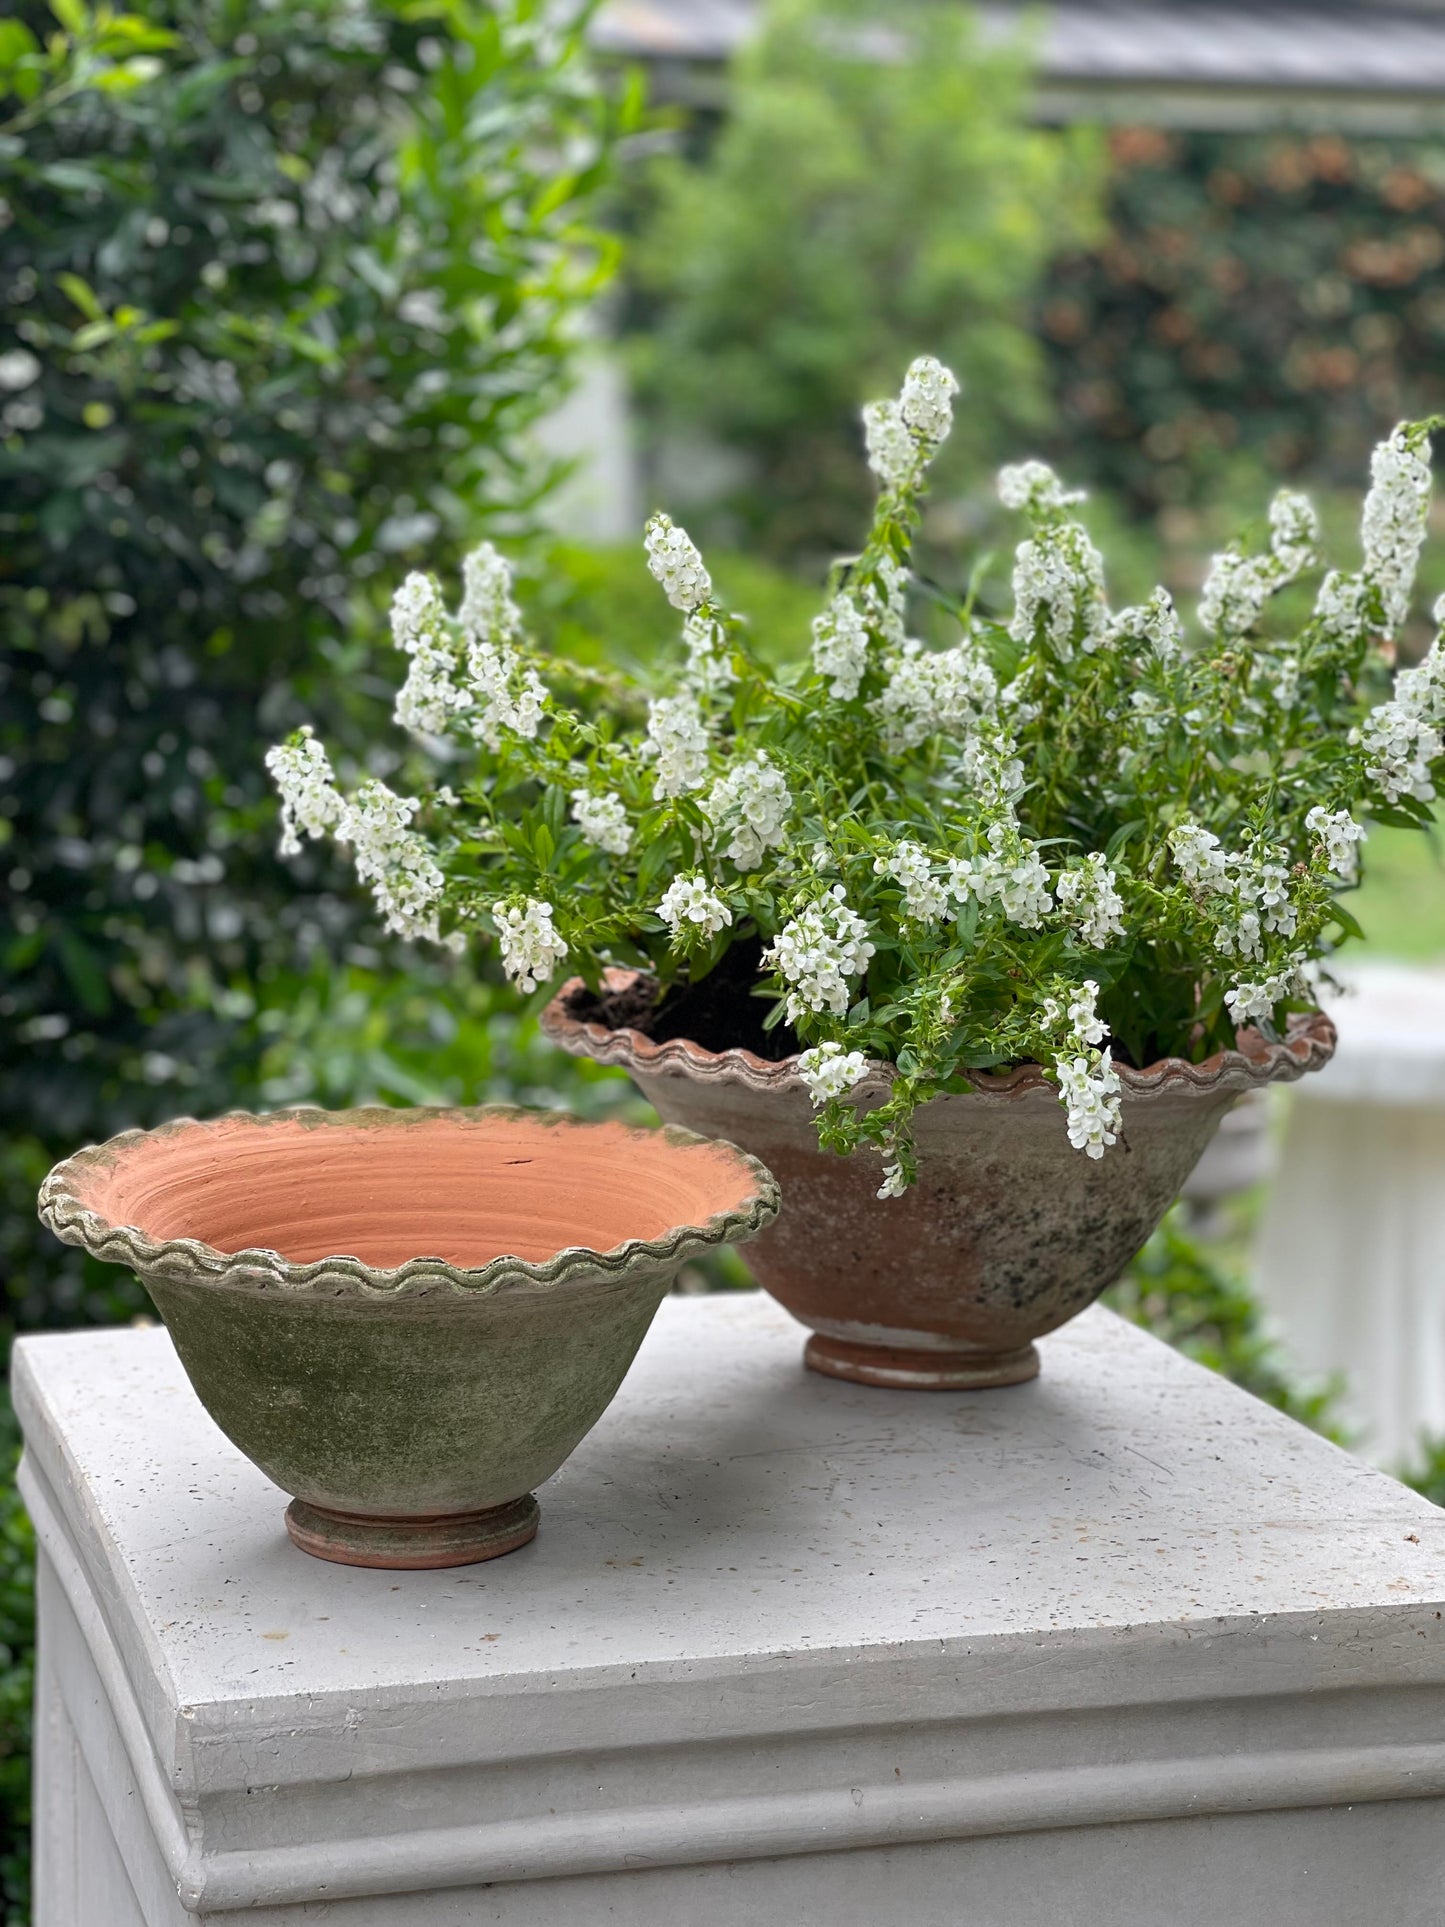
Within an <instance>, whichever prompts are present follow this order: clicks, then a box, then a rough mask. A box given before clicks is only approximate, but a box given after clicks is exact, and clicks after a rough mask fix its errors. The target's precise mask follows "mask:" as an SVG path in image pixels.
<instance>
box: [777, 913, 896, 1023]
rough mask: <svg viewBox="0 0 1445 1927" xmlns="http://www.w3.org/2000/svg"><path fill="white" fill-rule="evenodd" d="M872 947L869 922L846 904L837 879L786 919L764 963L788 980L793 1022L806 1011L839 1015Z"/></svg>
mask: <svg viewBox="0 0 1445 1927" xmlns="http://www.w3.org/2000/svg"><path fill="white" fill-rule="evenodd" d="M873 953H874V946H873V944H872V943H870V942H869V940H868V926H867V924H866V923H865V922H864V921H863V919H862V918H861V917H860V916H858V915H857V914H856V912H854V911H852V910H850V909H849V907H848V903H847V892H846V891H845V890H844V888H843V886H842V884H841V883H839V884H835V885H834V887H833V890H832V892H831V894H830V895H829V896H826V897H822V898H820V899H819V900H818V902H816V903H811V904H809V905H808V907H807V909H806V910H803V911H801V912H800V913H799V914H798V915H797V916H796V917H794V918H793V920H792V921H791V923H788V924H785V925H784V927H783V928H782V929H781V930H780V931H779V932H778V934H777V937H776V938H775V939H774V941H773V943H772V944H771V945H770V946H769V947H768V949H767V950H765V951H764V952H763V965H764V968H765V969H768V970H776V971H777V973H778V975H779V976H780V977H782V979H783V980H784V982H785V983H788V984H791V985H792V990H791V992H790V993H789V996H788V1000H787V1011H786V1015H787V1019H788V1022H789V1023H790V1024H794V1023H797V1021H798V1020H799V1018H801V1017H802V1016H803V1015H805V1013H807V1012H809V1011H812V1012H818V1011H823V1010H831V1011H832V1012H833V1014H834V1015H835V1016H838V1017H841V1016H843V1015H844V1014H845V1012H846V1011H847V1009H848V1003H849V998H850V996H851V994H852V993H851V988H850V981H851V980H852V979H855V978H858V977H861V976H862V975H863V973H864V971H866V970H867V968H868V961H869V959H870V958H871V957H872V955H873Z"/></svg>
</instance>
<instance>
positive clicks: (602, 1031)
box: [541, 969, 1336, 1103]
mask: <svg viewBox="0 0 1445 1927" xmlns="http://www.w3.org/2000/svg"><path fill="white" fill-rule="evenodd" d="M647 975H648V973H647V972H646V971H645V970H622V969H611V970H608V971H606V972H604V981H605V983H606V984H607V986H608V988H609V989H614V990H625V989H627V988H629V987H630V986H631V985H632V984H634V983H636V982H637V980H638V979H639V978H644V979H645V978H646V977H647ZM584 988H585V985H584V982H583V979H582V978H581V977H572V978H569V979H568V981H567V982H566V983H565V984H563V986H562V988H561V989H560V990H559V991H558V993H557V995H556V996H555V997H554V998H553V999H552V1001H551V1002H550V1003H549V1004H548V1005H547V1007H546V1009H545V1010H544V1011H543V1012H542V1019H541V1022H542V1029H543V1031H544V1032H545V1033H546V1035H547V1036H548V1037H549V1038H551V1040H552V1042H553V1043H554V1044H557V1045H559V1046H560V1047H561V1049H563V1050H565V1051H567V1052H569V1053H570V1054H571V1055H572V1056H573V1057H590V1058H592V1059H593V1060H594V1062H596V1063H599V1064H617V1065H620V1066H621V1067H622V1069H624V1070H626V1071H629V1072H632V1073H635V1074H637V1075H640V1076H643V1077H656V1076H687V1077H693V1078H700V1079H702V1080H703V1081H705V1082H707V1083H711V1084H735V1085H742V1086H743V1087H744V1088H746V1089H748V1090H752V1091H759V1092H769V1091H775V1092H780V1093H782V1092H789V1091H793V1090H803V1089H805V1086H804V1084H803V1080H802V1078H801V1077H800V1076H799V1074H798V1068H797V1065H798V1059H797V1057H796V1056H793V1057H783V1058H777V1059H769V1058H765V1057H759V1056H758V1055H757V1053H756V1052H755V1051H750V1050H744V1049H742V1048H741V1047H740V1046H738V1047H734V1048H733V1049H730V1050H722V1051H711V1050H705V1049H704V1048H703V1046H702V1045H701V1044H695V1043H693V1042H692V1041H691V1039H689V1038H683V1037H675V1038H671V1039H669V1040H668V1041H667V1042H666V1043H662V1044H659V1043H655V1042H654V1041H653V1039H652V1038H650V1037H647V1036H645V1035H644V1034H643V1033H642V1032H641V1031H640V1030H634V1029H632V1028H631V1027H630V1026H626V1027H623V1028H621V1029H618V1030H609V1029H608V1027H607V1026H606V1025H605V1024H599V1023H597V1022H596V1021H595V1020H591V1019H588V1020H584V1019H582V1018H579V1017H574V1016H573V1015H572V1013H571V1011H570V1010H569V1009H568V1008H567V1005H568V1002H569V1000H570V999H571V998H572V996H573V995H574V994H575V993H576V992H577V991H579V990H581V989H584ZM1335 1041H1336V1040H1335V1027H1334V1024H1333V1023H1332V1022H1331V1021H1330V1019H1329V1018H1328V1017H1327V1016H1326V1015H1325V1013H1324V1012H1323V1011H1322V1010H1312V1011H1306V1012H1303V1013H1301V1014H1298V1015H1295V1016H1292V1017H1291V1018H1290V1019H1289V1021H1288V1027H1287V1034H1286V1036H1285V1039H1284V1041H1283V1042H1281V1043H1277V1044H1272V1043H1270V1042H1269V1041H1268V1039H1266V1038H1265V1037H1263V1036H1261V1034H1260V1033H1259V1032H1258V1031H1257V1030H1254V1029H1252V1028H1251V1029H1248V1030H1241V1031H1240V1032H1238V1034H1237V1044H1236V1048H1235V1049H1234V1050H1224V1051H1216V1052H1215V1054H1214V1055H1213V1056H1212V1057H1207V1058H1206V1059H1205V1060H1204V1062H1203V1063H1202V1064H1191V1063H1189V1062H1188V1060H1187V1059H1185V1058H1183V1057H1161V1058H1159V1059H1157V1060H1156V1061H1155V1062H1154V1063H1152V1064H1149V1065H1147V1066H1146V1067H1145V1068H1144V1069H1143V1070H1138V1069H1136V1068H1135V1067H1134V1066H1133V1065H1131V1064H1116V1065H1115V1066H1114V1068H1115V1070H1116V1072H1117V1073H1118V1077H1119V1081H1120V1083H1121V1084H1122V1085H1123V1087H1124V1090H1125V1092H1126V1093H1127V1095H1128V1096H1129V1097H1130V1098H1131V1099H1146V1100H1147V1099H1149V1098H1154V1097H1158V1096H1160V1095H1162V1094H1164V1093H1166V1092H1172V1091H1179V1090H1185V1091H1188V1090H1194V1091H1201V1092H1203V1091H1218V1090H1226V1091H1228V1090H1240V1091H1242V1090H1251V1089H1256V1088H1258V1087H1260V1086H1262V1085H1265V1084H1271V1083H1293V1082H1294V1081H1295V1080H1296V1079H1297V1078H1300V1077H1303V1076H1305V1074H1306V1073H1307V1072H1309V1071H1313V1070H1321V1069H1323V1067H1324V1066H1325V1065H1326V1064H1327V1063H1328V1062H1329V1061H1330V1059H1331V1058H1332V1057H1333V1056H1334V1054H1335ZM895 1075H896V1072H895V1070H894V1067H893V1066H892V1065H891V1064H888V1063H884V1062H882V1061H881V1060H879V1059H877V1058H872V1059H870V1060H869V1064H868V1073H867V1075H866V1077H865V1078H864V1079H863V1081H862V1082H861V1083H860V1084H858V1085H855V1086H854V1091H855V1092H856V1093H857V1094H858V1095H860V1096H873V1095H875V1094H877V1095H886V1094H887V1092H888V1090H889V1089H890V1087H891V1086H892V1083H893V1079H894V1077H895ZM962 1075H964V1076H965V1077H966V1078H967V1080H968V1083H969V1085H970V1087H971V1088H970V1090H969V1092H968V1096H969V1097H970V1098H983V1099H986V1100H992V1101H993V1102H996V1103H998V1102H1002V1103H1017V1102H1019V1101H1020V1100H1021V1099H1023V1098H1026V1097H1028V1096H1029V1095H1030V1094H1031V1093H1032V1092H1035V1091H1038V1090H1040V1089H1042V1090H1045V1091H1047V1092H1048V1094H1049V1096H1050V1097H1053V1098H1057V1096H1058V1089H1057V1086H1056V1085H1055V1084H1054V1083H1053V1082H1052V1080H1051V1079H1050V1078H1049V1077H1048V1075H1047V1073H1046V1072H1045V1071H1044V1069H1043V1066H1042V1065H1040V1064H1017V1065H1015V1066H1014V1068H1013V1069H1012V1070H1009V1071H1002V1072H999V1071H966V1072H964V1073H962ZM945 1095H947V1094H946V1093H945Z"/></svg>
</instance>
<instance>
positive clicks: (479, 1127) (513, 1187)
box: [74, 1111, 757, 1270]
mask: <svg viewBox="0 0 1445 1927" xmlns="http://www.w3.org/2000/svg"><path fill="white" fill-rule="evenodd" d="M74 1188H75V1191H76V1195H77V1196H78V1197H79V1199H80V1201H81V1203H83V1204H84V1205H85V1206H86V1207H87V1208H88V1209H89V1210H91V1211H94V1212H95V1213H97V1215H98V1216H100V1217H101V1218H103V1219H105V1220H106V1221H107V1222H108V1223H110V1224H112V1225H128V1226H133V1227H134V1228H135V1229H137V1230H139V1231H142V1232H144V1233H145V1234H146V1235H147V1236H149V1237H151V1238H155V1239H158V1240H164V1239H168V1238H195V1239H199V1240H200V1242H201V1243H203V1244H207V1245H210V1246H211V1247H212V1248H213V1249H214V1250H216V1251H221V1252H236V1251H247V1250H252V1249H255V1248H258V1247H259V1248H261V1249H264V1250H269V1251H279V1252H280V1254H281V1256H282V1257H283V1258H287V1259H289V1260H290V1261H291V1262H292V1263H293V1264H312V1263H314V1262H315V1261H316V1260H317V1259H319V1258H328V1257H341V1256H345V1257H352V1258H359V1259H361V1261H362V1262H363V1263H364V1264H368V1265H372V1266H375V1267H376V1268H377V1269H380V1270H386V1269H390V1268H392V1267H395V1266H397V1265H402V1264H405V1263H406V1262H407V1261H408V1260H409V1259H412V1258H420V1257H426V1258H440V1259H442V1260H444V1262H446V1263H447V1264H450V1265H456V1266H458V1267H462V1268H466V1269H473V1268H477V1267H480V1266H482V1265H486V1264H489V1263H490V1262H491V1261H492V1260H493V1259H494V1258H500V1257H513V1258H522V1259H525V1260H528V1261H529V1262H532V1263H545V1262H546V1261H547V1260H548V1259H550V1258H552V1257H553V1256H554V1255H555V1254H556V1253H557V1252H558V1251H561V1250H565V1249H567V1248H568V1247H570V1246H579V1245H580V1246H584V1247H589V1248H591V1249H593V1250H596V1251H607V1250H610V1249H611V1248H612V1247H613V1246H615V1245H619V1244H622V1243H624V1242H625V1241H626V1240H628V1239H631V1238H637V1239H643V1240H650V1239H655V1238H663V1237H666V1235H667V1234H668V1233H669V1232H670V1231H673V1230H675V1229H677V1228H679V1227H681V1226H685V1225H701V1224H705V1223H706V1222H707V1220H708V1219H709V1218H711V1217H713V1216H714V1215H715V1214H716V1213H718V1212H721V1211H728V1210H732V1209H734V1208H736V1207H739V1206H743V1205H746V1203H747V1202H748V1200H749V1199H750V1198H751V1197H752V1196H753V1195H754V1194H755V1192H756V1189H757V1185H756V1180H755V1179H754V1177H753V1175H752V1173H751V1172H750V1171H749V1169H748V1168H747V1166H746V1165H745V1164H744V1163H743V1162H742V1160H741V1159H740V1158H739V1157H738V1155H737V1153H736V1152H735V1151H733V1149H732V1148H731V1146H728V1145H721V1144H711V1143H702V1142H699V1143H697V1144H693V1145H688V1144H677V1143H675V1142H669V1140H668V1139H667V1138H666V1137H664V1136H663V1135H662V1134H661V1133H660V1132H655V1131H645V1130H636V1129H632V1128H630V1127H628V1126H626V1125H623V1124H616V1123H599V1124H588V1123H582V1122H579V1121H578V1120H576V1119H569V1118H563V1117H556V1118H553V1117H549V1116H547V1115H546V1114H545V1113H542V1114H538V1115H536V1116H528V1115H518V1114H516V1113H507V1114H488V1113H486V1112H474V1113H466V1112H447V1111H437V1112H426V1111H409V1112H403V1111H393V1112H375V1111H373V1112H367V1113H364V1114H360V1115H359V1116H356V1117H355V1118H354V1119H353V1118H346V1117H343V1118H342V1119H340V1120H333V1119H328V1118H325V1117H324V1116H323V1115H322V1114H320V1113H316V1114H312V1115H310V1116H308V1114H306V1113H304V1112H303V1113H300V1114H294V1115H291V1116H288V1117H277V1118H272V1119H266V1120H257V1119H253V1118H246V1117H229V1118H221V1119H218V1120H217V1121H216V1122H214V1123H210V1124H184V1125H179V1126H176V1127H174V1128H172V1129H169V1130H163V1131H160V1132H157V1133H155V1134H153V1135H150V1136H147V1137H143V1138H140V1139H137V1140H135V1141H134V1142H133V1143H132V1144H130V1145H128V1146H126V1147H124V1149H123V1150H121V1151H120V1152H119V1153H118V1154H117V1156H116V1157H115V1158H114V1160H113V1161H112V1162H110V1163H109V1164H108V1165H105V1166H99V1165H97V1166H91V1167H89V1168H87V1169H86V1170H85V1171H84V1175H83V1177H80V1178H79V1179H78V1181H77V1182H76V1184H75V1186H74Z"/></svg>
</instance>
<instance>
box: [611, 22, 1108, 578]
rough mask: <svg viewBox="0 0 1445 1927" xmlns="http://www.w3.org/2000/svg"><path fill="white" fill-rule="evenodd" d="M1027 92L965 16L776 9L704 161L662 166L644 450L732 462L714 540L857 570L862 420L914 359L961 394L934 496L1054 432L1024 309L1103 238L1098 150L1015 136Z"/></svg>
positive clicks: (1021, 129)
mask: <svg viewBox="0 0 1445 1927" xmlns="http://www.w3.org/2000/svg"><path fill="white" fill-rule="evenodd" d="M880 33H883V34H886V35H887V37H888V43H889V44H888V46H887V48H886V50H885V51H884V53H883V55H882V57H880V55H879V50H878V48H877V47H876V45H874V42H876V40H877V38H878V36H879V34H880ZM1026 93H1027V60H1026V57H1025V55H1024V53H1023V52H1022V51H1021V50H1020V49H1018V48H1002V47H998V46H993V45H985V44H984V43H983V42H981V40H980V39H979V37H978V34H977V30H976V28H975V26H974V23H973V21H972V19H971V17H970V16H969V14H968V13H967V11H966V10H964V9H962V8H955V7H938V6H933V5H930V4H926V3H923V4H920V0H903V3H902V4H895V5H893V6H890V7H888V8H886V9H885V8H881V7H878V6H877V5H876V4H869V0H845V4H844V5H843V6H839V5H837V4H836V3H835V0H773V3H772V4H770V5H769V6H768V8H767V9H766V12H765V16H764V21H763V27H762V31H761V33H760V34H759V35H758V36H757V37H756V39H754V40H752V41H750V42H749V43H748V44H747V45H746V46H745V48H744V49H743V51H742V52H741V53H740V54H739V55H738V57H737V59H736V61H735V63H734V66H733V70H732V73H731V76H730V82H729V94H728V110H727V118H726V120H725V122H724V124H723V126H722V128H721V130H720V131H719V132H718V133H717V135H716V139H715V140H714V141H713V143H712V145H711V147H710V150H708V151H706V152H704V153H702V154H701V155H699V156H698V157H696V158H691V157H675V158H671V159H668V160H666V161H665V162H663V163H662V164H661V165H660V166H659V168H658V170H657V173H656V175H655V177H654V181H653V189H654V192H655V203H654V205H652V207H651V209H650V211H649V212H647V213H646V214H645V216H644V217H643V219H642V223H641V232H640V236H639V244H638V251H637V258H636V261H635V264H634V273H635V278H636V282H637V287H638V302H639V307H638V313H637V316H636V322H637V327H638V331H639V332H638V339H637V344H636V347H637V357H636V358H637V366H638V371H639V380H640V384H641V397H642V401H643V403H644V406H645V408H646V410H647V418H648V420H649V422H650V425H651V427H652V430H653V432H654V434H656V435H660V436H666V437H671V438H687V437H692V436H695V435H701V436H702V437H703V438H705V439H709V440H711V441H713V442H715V443H720V444H721V445H722V446H723V447H724V448H726V449H728V450H731V451H733V452H734V453H735V454H736V455H738V456H741V457H742V466H743V471H744V480H743V482H742V484H741V486H739V487H738V488H737V489H736V490H735V492H734V493H733V494H732V495H731V496H730V497H729V498H728V499H727V501H726V503H725V510H726V513H725V515H724V516H723V517H722V518H721V527H720V529H719V531H718V532H719V539H723V537H724V536H725V535H726V533H727V532H728V530H729V529H731V530H732V531H735V532H740V533H741V534H742V535H743V536H744V537H745V538H746V543H747V545H748V546H749V547H753V546H756V547H758V548H760V549H761V550H763V551H764V552H765V553H767V554H769V555H772V556H774V557H783V558H787V559H789V560H790V561H791V560H793V559H794V558H795V557H796V556H797V555H798V554H799V553H803V554H805V555H812V554H815V553H817V552H819V551H821V552H823V553H825V554H831V553H834V552H836V551H838V550H839V549H842V548H849V547H851V546H852V544H853V542H854V540H855V538H856V534H857V530H858V528H859V527H860V526H861V525H862V524H863V523H864V521H865V520H866V516H867V512H868V505H869V502H870V500H871V489H870V486H869V481H868V476H867V471H866V469H865V467H864V462H863V452H862V442H861V437H860V436H859V434H858V429H857V419H858V416H857V410H858V405H859V403H860V402H863V401H865V400H867V399H869V398H870V397H871V396H873V395H881V394H889V393H891V392H892V391H893V389H894V387H895V386H896V384H897V379H898V371H899V370H900V369H901V368H902V367H904V366H906V364H907V363H908V361H909V360H910V358H911V357H912V356H914V355H916V354H919V353H922V352H924V351H925V350H926V351H927V352H929V353H931V354H936V355H938V356H939V357H940V358H941V359H942V360H943V361H944V362H946V363H947V364H948V365H949V366H950V367H951V368H953V369H954V370H955V372H956V373H957V374H958V375H959V376H960V377H961V378H962V380H963V382H964V388H965V396H964V401H963V404H962V407H961V411H960V416H959V424H958V430H957V433H956V436H955V445H954V450H953V452H952V454H951V456H950V458H949V463H948V464H947V465H942V474H941V484H942V486H943V488H944V489H945V490H946V489H947V486H948V484H949V483H950V482H951V481H955V480H957V479H959V478H961V477H972V478H974V479H976V478H977V476H978V475H979V473H980V471H981V470H986V469H988V468H991V467H992V466H993V465H994V463H995V462H996V461H997V460H998V459H999V458H1000V456H1001V454H1002V453H1003V452H1005V451H1009V452H1012V451H1014V450H1016V449H1017V447H1018V444H1019V441H1020V437H1021V436H1022V435H1024V434H1025V433H1032V432H1036V431H1037V430H1038V428H1039V427H1040V425H1041V424H1042V423H1043V422H1044V420H1045V419H1046V412H1047V411H1046V408H1045V393H1046V387H1045V380H1044V373H1045V371H1044V364H1043V361H1042V358H1041V356H1040V355H1039V353H1038V351H1037V348H1036V344H1035V341H1034V339H1033V336H1032V333H1031V331H1030V328H1029V326H1028V316H1029V307H1030V303H1031V301H1032V300H1033V297H1034V295H1035V292H1036V289H1037V286H1038V282H1039V277H1040V275H1041V274H1042V272H1043V269H1044V267H1045V266H1046V264H1047V262H1048V260H1049V258H1050V257H1051V255H1052V254H1053V253H1054V252H1055V251H1057V250H1058V249H1059V248H1061V247H1064V246H1069V247H1077V245H1078V244H1079V243H1080V241H1081V240H1083V239H1085V238H1088V237H1090V236H1092V234H1093V232H1094V221H1093V212H1094V208H1095V201H1096V193H1095V188H1096V182H1097V181H1098V179H1099V170H1098V168H1097V166H1096V148H1095V143H1094V141H1093V138H1092V137H1091V136H1090V135H1089V134H1087V133H1084V132H1081V131H1074V132H1068V133H1060V132H1053V131H1041V130H1038V129H1033V128H1029V127H1027V126H1026V125H1025V124H1024V122H1023V110H1024V105H1025V97H1026ZM694 131H697V130H694ZM667 506H668V507H670V508H680V507H682V506H686V508H687V514H688V520H689V525H690V526H691V527H692V528H693V532H694V533H696V534H712V533H713V532H714V529H710V528H708V527H707V526H706V523H705V519H704V518H703V517H702V516H701V515H699V514H697V513H696V512H695V511H694V510H693V508H692V505H691V504H690V503H689V504H686V505H683V504H680V503H677V502H669V503H668V504H667ZM718 521H719V518H714V526H715V527H717V524H718Z"/></svg>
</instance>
